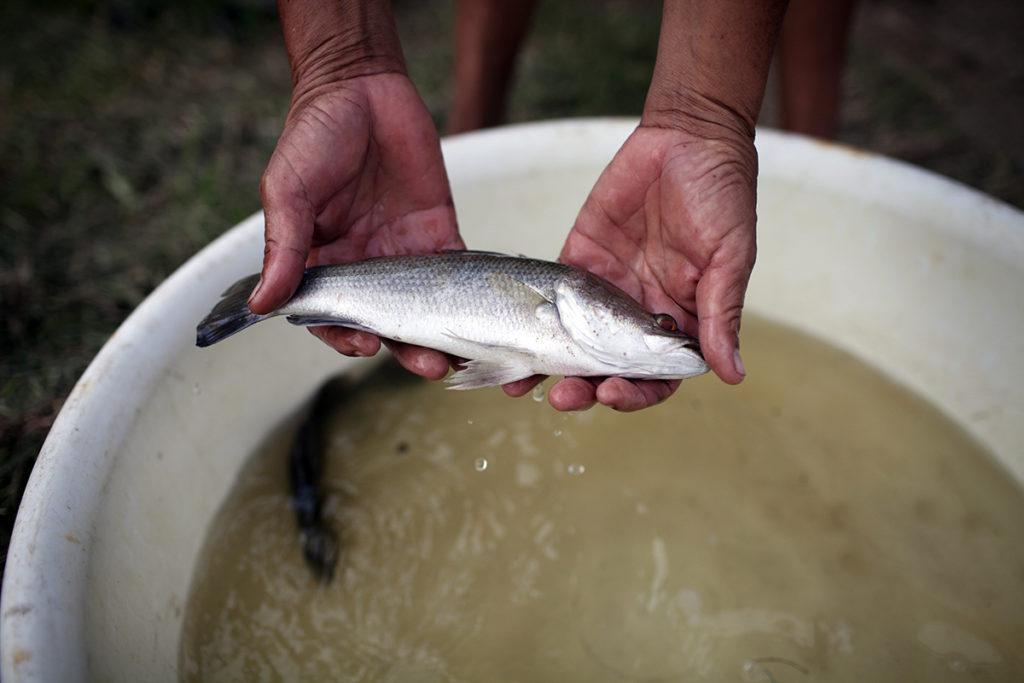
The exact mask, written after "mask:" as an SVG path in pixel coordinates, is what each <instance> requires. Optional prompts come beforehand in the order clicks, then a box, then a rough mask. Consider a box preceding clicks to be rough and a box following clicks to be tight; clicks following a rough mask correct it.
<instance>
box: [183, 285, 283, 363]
mask: <svg viewBox="0 0 1024 683" xmlns="http://www.w3.org/2000/svg"><path fill="white" fill-rule="evenodd" d="M259 279H260V276H259V274H258V273H257V274H255V275H250V276H249V277H244V278H242V279H241V280H239V281H238V282H236V283H235V284H233V285H231V286H230V287H229V288H228V289H227V291H225V292H224V294H222V295H221V296H222V297H223V298H221V300H220V301H219V302H217V305H216V306H214V307H213V310H212V311H210V313H209V315H207V316H206V317H205V318H203V319H202V321H200V323H199V325H198V326H196V346H199V347H206V346H210V345H211V344H216V343H217V342H219V341H220V340H222V339H226V338H228V337H230V336H231V335H233V334H234V333H235V332H240V331H241V330H244V329H245V328H247V327H249V326H250V325H253V324H255V323H258V322H259V321H261V320H264V319H266V318H269V317H270V315H256V314H255V313H253V312H252V311H250V310H249V293H250V292H252V290H253V287H255V286H256V283H257V282H258V281H259Z"/></svg>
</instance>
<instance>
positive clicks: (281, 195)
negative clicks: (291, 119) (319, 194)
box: [249, 153, 314, 314]
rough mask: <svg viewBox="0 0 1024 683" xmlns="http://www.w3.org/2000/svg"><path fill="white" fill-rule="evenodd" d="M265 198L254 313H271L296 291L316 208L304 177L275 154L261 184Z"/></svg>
mask: <svg viewBox="0 0 1024 683" xmlns="http://www.w3.org/2000/svg"><path fill="white" fill-rule="evenodd" d="M260 197H261V199H262V201H263V216H264V222H265V225H264V244H265V246H264V249H263V270H262V272H261V273H260V280H259V282H258V283H257V284H256V288H255V289H254V290H253V292H252V294H251V295H250V296H249V309H250V310H251V311H252V312H253V313H257V314H264V313H270V312H271V311H273V310H274V309H276V308H278V307H279V306H281V305H282V304H283V303H284V302H285V301H287V300H288V299H289V298H290V297H291V295H292V294H293V293H294V292H295V288H296V287H298V286H299V282H300V281H301V279H302V272H303V270H304V269H305V266H306V257H307V256H308V254H309V246H310V242H311V240H312V235H313V220H314V216H313V209H312V207H311V206H310V204H309V201H308V200H307V198H306V196H305V189H304V187H303V184H302V182H301V180H300V179H299V178H298V176H297V175H296V174H295V172H294V171H293V170H292V169H291V167H290V166H288V165H287V162H285V161H283V157H281V156H279V155H278V154H276V153H275V155H274V158H271V161H270V164H269V165H268V166H267V171H266V173H264V175H263V180H262V182H261V183H260Z"/></svg>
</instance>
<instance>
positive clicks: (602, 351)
mask: <svg viewBox="0 0 1024 683" xmlns="http://www.w3.org/2000/svg"><path fill="white" fill-rule="evenodd" d="M555 308H556V309H557V310H558V317H559V319H560V320H561V323H562V327H563V329H565V331H566V333H567V334H568V335H569V336H570V337H572V340H573V341H574V342H576V344H578V345H579V346H580V348H582V349H583V350H584V351H586V352H587V353H588V354H590V355H591V356H592V357H594V358H596V359H597V360H600V361H601V362H603V363H607V364H608V365H611V366H613V367H623V366H624V364H625V363H626V359H625V358H623V357H622V355H621V353H616V352H615V350H614V349H613V347H612V346H611V345H610V344H609V342H610V341H611V336H612V334H613V330H614V329H615V322H614V321H613V320H612V313H611V311H609V310H608V309H607V308H605V307H603V306H595V305H594V304H593V303H592V302H587V301H584V300H583V297H582V292H580V291H579V290H578V289H577V288H574V287H573V286H572V285H571V284H570V283H569V282H568V281H566V280H564V279H563V280H559V281H558V284H556V285H555Z"/></svg>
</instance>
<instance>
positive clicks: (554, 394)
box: [548, 377, 597, 411]
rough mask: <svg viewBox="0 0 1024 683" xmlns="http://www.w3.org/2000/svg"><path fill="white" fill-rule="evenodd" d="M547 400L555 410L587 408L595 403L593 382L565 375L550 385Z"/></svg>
mask: <svg viewBox="0 0 1024 683" xmlns="http://www.w3.org/2000/svg"><path fill="white" fill-rule="evenodd" d="M548 402H549V403H550V404H551V406H552V407H553V408H554V409H555V410H562V411H569V410H587V409H588V408H590V407H591V406H593V405H594V404H595V403H597V394H596V392H595V386H594V384H593V383H591V382H589V381H588V380H586V379H584V378H582V377H566V378H565V379H563V380H560V381H558V382H556V383H555V385H554V386H553V387H551V391H549V392H548Z"/></svg>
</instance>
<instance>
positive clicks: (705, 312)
mask: <svg viewBox="0 0 1024 683" xmlns="http://www.w3.org/2000/svg"><path fill="white" fill-rule="evenodd" d="M716 261H717V262H716ZM716 261H713V262H712V263H711V265H710V266H709V267H708V268H707V270H706V271H705V272H704V275H703V276H702V277H701V280H700V283H699V284H698V285H697V315H698V325H699V327H700V332H699V335H698V337H699V339H700V348H701V351H702V352H703V353H704V359H705V360H706V361H707V362H708V365H710V366H711V369H712V370H713V371H714V372H715V374H716V375H718V376H719V377H720V378H721V379H722V381H724V382H727V383H729V384H739V383H740V382H741V381H743V378H744V377H745V376H746V369H745V368H744V367H743V361H742V359H741V358H740V351H739V347H740V342H739V331H740V317H741V315H742V313H743V298H744V295H745V294H746V291H747V282H748V281H749V280H750V270H751V268H752V266H753V262H754V257H753V251H752V248H751V253H750V254H749V255H745V254H743V253H740V254H737V255H735V256H733V257H731V258H721V259H717V260H716Z"/></svg>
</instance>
